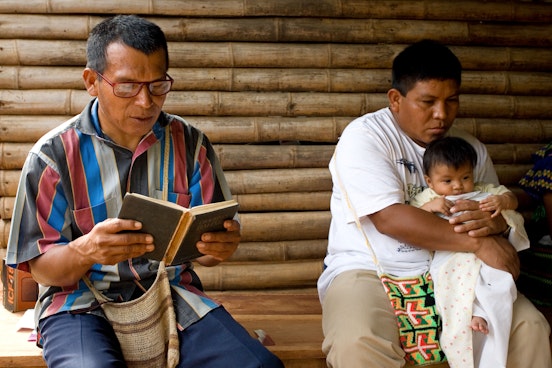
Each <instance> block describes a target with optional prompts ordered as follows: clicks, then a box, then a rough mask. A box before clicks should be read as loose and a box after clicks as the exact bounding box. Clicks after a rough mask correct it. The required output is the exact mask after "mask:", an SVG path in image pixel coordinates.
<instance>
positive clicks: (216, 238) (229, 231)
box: [196, 220, 241, 267]
mask: <svg viewBox="0 0 552 368" xmlns="http://www.w3.org/2000/svg"><path fill="white" fill-rule="evenodd" d="M224 227H225V228H226V231H221V232H216V233H205V234H203V235H202V236H201V241H199V242H197V249H199V251H200V252H201V253H203V254H205V255H204V256H203V257H199V258H197V259H196V261H197V262H198V263H199V264H201V265H202V266H208V267H210V266H215V265H217V264H219V263H220V262H222V261H224V260H226V259H228V258H229V257H230V256H231V255H232V254H234V252H235V251H236V249H238V244H239V243H240V240H241V233H240V230H241V226H240V223H239V222H237V221H235V220H226V221H225V222H224Z"/></svg>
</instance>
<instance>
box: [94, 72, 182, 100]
mask: <svg viewBox="0 0 552 368" xmlns="http://www.w3.org/2000/svg"><path fill="white" fill-rule="evenodd" d="M95 72H96V74H97V75H99V76H100V78H102V80H105V81H106V83H107V84H109V85H110V86H111V89H112V90H113V95H115V96H117V97H120V98H132V97H136V96H138V94H139V93H140V91H141V90H142V87H144V86H146V87H147V89H148V92H149V93H150V94H151V95H152V96H164V95H166V94H167V93H169V92H170V91H171V89H172V85H173V83H174V79H173V78H172V77H171V76H170V75H169V74H168V73H165V77H166V78H168V79H159V80H154V81H151V82H112V81H110V80H109V79H107V78H106V77H105V76H104V75H103V74H102V73H100V72H99V71H97V70H95ZM157 82H170V87H169V90H168V91H167V92H165V93H163V94H160V95H156V94H154V93H153V92H152V91H151V89H150V85H151V84H152V83H157ZM118 84H138V85H140V87H139V88H138V89H137V90H136V94H134V95H132V96H119V95H118V94H117V93H115V86H117V85H118Z"/></svg>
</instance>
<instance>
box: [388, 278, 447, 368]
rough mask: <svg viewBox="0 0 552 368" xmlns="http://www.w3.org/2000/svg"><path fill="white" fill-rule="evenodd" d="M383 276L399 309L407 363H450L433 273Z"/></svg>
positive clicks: (396, 310) (396, 311) (394, 307)
mask: <svg viewBox="0 0 552 368" xmlns="http://www.w3.org/2000/svg"><path fill="white" fill-rule="evenodd" d="M379 276H380V279H381V282H382V283H383V287H384V289H385V292H386V293H387V296H388V297H389V300H390V301H391V306H392V307H393V309H394V310H395V316H396V317H397V324H398V327H399V334H400V341H401V346H402V348H403V350H404V352H405V353H406V356H405V360H406V362H407V364H408V365H418V366H421V365H427V364H433V363H442V362H446V361H447V358H446V356H445V353H444V352H443V350H442V349H441V345H440V343H439V334H440V331H441V328H442V326H441V318H440V317H439V315H438V314H437V311H436V306H435V294H434V291H433V280H432V279H431V275H430V274H429V272H426V273H424V274H422V275H419V276H412V277H410V276H409V277H395V276H391V275H388V274H380V275H379Z"/></svg>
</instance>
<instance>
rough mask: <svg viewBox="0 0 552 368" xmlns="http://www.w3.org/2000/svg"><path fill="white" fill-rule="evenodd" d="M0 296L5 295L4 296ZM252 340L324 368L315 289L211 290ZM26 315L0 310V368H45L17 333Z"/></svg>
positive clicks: (306, 365) (299, 363)
mask: <svg viewBox="0 0 552 368" xmlns="http://www.w3.org/2000/svg"><path fill="white" fill-rule="evenodd" d="M0 295H1V293H0ZM210 295H211V296H212V297H213V298H214V299H216V300H218V301H219V302H221V303H222V304H223V305H224V306H225V308H226V309H227V310H228V311H229V312H230V313H232V315H233V316H234V317H235V318H236V320H238V321H239V322H240V323H241V324H242V325H243V326H244V327H245V328H246V329H247V330H248V331H249V332H250V334H251V335H252V336H254V337H257V334H256V333H255V331H256V330H263V331H264V332H265V333H266V334H267V335H268V336H269V337H270V339H271V340H272V341H273V343H274V345H270V346H268V348H269V349H270V350H271V351H272V352H274V353H275V354H276V355H277V356H278V357H280V359H282V361H283V362H284V364H285V366H286V368H299V367H301V368H322V367H326V363H325V359H324V354H323V353H322V350H321V345H322V324H321V308H320V303H319V301H318V294H317V293H316V290H315V289H296V290H279V291H267V292H263V291H243V292H239V291H232V292H212V293H210ZM22 315H23V312H17V313H11V312H9V311H7V310H6V309H4V308H3V307H0V325H1V326H2V328H1V329H0V341H1V342H2V343H1V344H0V367H28V368H38V367H40V368H43V367H46V364H45V362H44V360H43V359H42V350H41V349H40V348H38V347H37V346H36V345H35V343H34V342H29V341H27V339H28V337H29V334H30V331H29V330H24V331H19V332H17V331H16V324H17V322H18V321H19V320H20V319H21V317H22Z"/></svg>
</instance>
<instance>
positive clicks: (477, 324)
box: [471, 316, 489, 335]
mask: <svg viewBox="0 0 552 368" xmlns="http://www.w3.org/2000/svg"><path fill="white" fill-rule="evenodd" d="M471 328H472V330H474V331H479V332H481V333H483V334H485V335H486V334H488V333H489V326H487V321H485V319H484V318H482V317H477V316H473V317H472V320H471Z"/></svg>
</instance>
